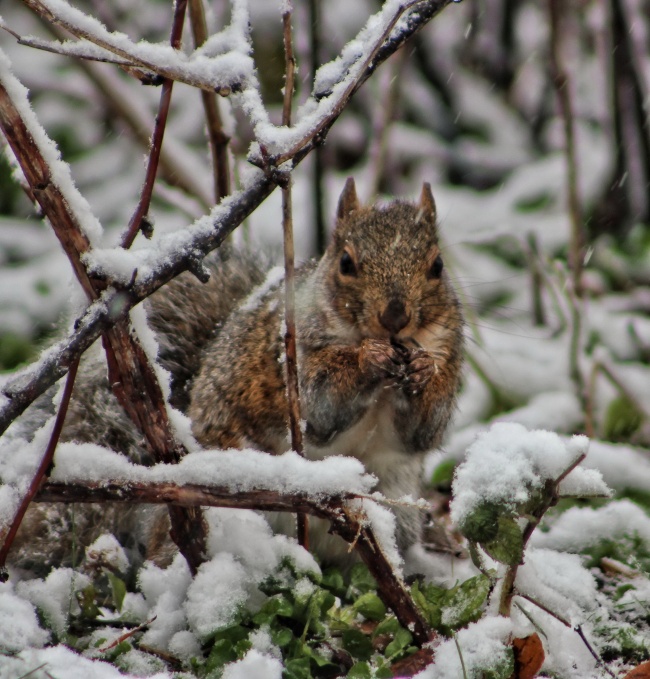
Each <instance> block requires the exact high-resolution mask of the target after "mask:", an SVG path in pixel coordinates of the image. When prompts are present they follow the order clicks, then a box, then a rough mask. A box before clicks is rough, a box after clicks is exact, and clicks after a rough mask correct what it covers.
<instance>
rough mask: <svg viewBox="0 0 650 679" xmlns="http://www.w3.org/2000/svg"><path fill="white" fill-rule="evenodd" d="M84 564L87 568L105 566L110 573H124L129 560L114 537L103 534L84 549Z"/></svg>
mask: <svg viewBox="0 0 650 679" xmlns="http://www.w3.org/2000/svg"><path fill="white" fill-rule="evenodd" d="M86 564H87V565H88V566H89V567H93V566H94V567H102V566H105V567H108V568H110V569H111V570H112V571H117V572H118V573H126V571H127V569H128V567H129V560H128V558H127V556H126V553H125V552H124V549H123V548H122V545H120V543H119V542H118V541H117V540H116V539H115V536H113V535H111V534H110V533H105V534H104V535H100V536H99V537H98V538H97V539H96V540H95V542H93V543H92V544H91V545H90V546H89V547H87V548H86Z"/></svg>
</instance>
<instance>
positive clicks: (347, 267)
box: [339, 250, 357, 276]
mask: <svg viewBox="0 0 650 679" xmlns="http://www.w3.org/2000/svg"><path fill="white" fill-rule="evenodd" d="M339 270H340V272H341V273H342V274H343V275H344V276H356V275H357V265H356V264H355V263H354V260H353V259H352V255H351V254H350V253H349V252H348V251H347V250H346V251H345V252H344V253H343V254H342V255H341V261H340V262H339Z"/></svg>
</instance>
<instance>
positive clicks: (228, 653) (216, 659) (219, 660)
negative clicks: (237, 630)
mask: <svg viewBox="0 0 650 679" xmlns="http://www.w3.org/2000/svg"><path fill="white" fill-rule="evenodd" d="M234 660H237V654H236V653H235V647H234V645H233V644H232V642H231V641H230V640H229V639H217V641H215V642H214V645H213V646H212V649H211V650H210V655H209V656H208V659H207V661H206V663H205V669H206V674H208V675H210V674H211V673H212V672H215V671H216V670H219V669H221V668H222V667H223V666H224V665H227V664H228V663H229V662H233V661H234Z"/></svg>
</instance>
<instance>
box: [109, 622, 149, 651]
mask: <svg viewBox="0 0 650 679" xmlns="http://www.w3.org/2000/svg"><path fill="white" fill-rule="evenodd" d="M157 617H158V616H157V615H154V616H153V618H151V620H147V622H143V623H142V624H141V625H138V626H137V627H134V628H133V629H130V630H129V631H128V632H125V633H124V634H122V635H120V636H119V637H117V639H115V640H114V641H113V642H112V643H111V644H109V645H108V646H104V648H100V649H99V652H100V653H106V651H110V650H111V649H112V648H115V647H116V646H119V645H120V644H121V643H122V642H123V641H126V640H127V639H129V638H130V637H132V636H133V635H134V634H137V633H138V632H141V631H142V630H143V629H144V628H145V627H148V626H149V625H151V623H152V622H153V621H154V620H155V619H156V618H157Z"/></svg>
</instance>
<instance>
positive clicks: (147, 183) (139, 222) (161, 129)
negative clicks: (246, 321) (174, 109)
mask: <svg viewBox="0 0 650 679" xmlns="http://www.w3.org/2000/svg"><path fill="white" fill-rule="evenodd" d="M186 8H187V0H175V2H174V20H173V23H172V30H171V36H170V39H169V41H170V44H171V46H172V47H173V48H174V49H175V50H178V49H180V47H181V39H182V36H183V23H184V22H185V10H186ZM173 88H174V81H173V80H170V79H169V78H165V80H164V82H163V85H162V91H161V93H160V103H159V105H158V115H157V116H156V123H155V125H154V129H153V135H152V137H151V148H150V151H149V160H148V162H147V171H146V173H145V179H144V185H143V186H142V193H141V194H140V200H139V201H138V206H137V207H136V209H135V212H134V213H133V216H132V217H131V221H130V222H129V226H128V228H127V231H126V233H125V234H124V236H123V237H122V247H123V248H130V247H131V245H132V244H133V241H134V240H135V237H136V236H137V235H138V232H139V231H142V232H143V233H144V235H145V236H147V237H150V236H151V232H150V229H151V225H150V224H149V225H148V223H147V215H148V214H149V207H150V206H151V197H152V196H153V187H154V183H155V181H156V174H157V173H158V163H159V161H160V153H161V149H162V144H163V139H164V137H165V127H166V126H167V118H168V116H169V106H170V104H171V100H172V90H173Z"/></svg>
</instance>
